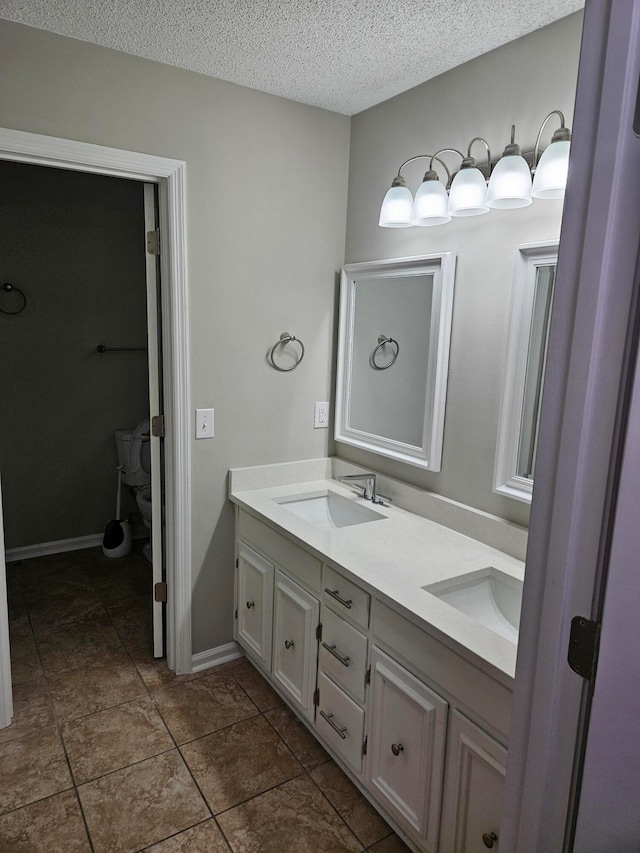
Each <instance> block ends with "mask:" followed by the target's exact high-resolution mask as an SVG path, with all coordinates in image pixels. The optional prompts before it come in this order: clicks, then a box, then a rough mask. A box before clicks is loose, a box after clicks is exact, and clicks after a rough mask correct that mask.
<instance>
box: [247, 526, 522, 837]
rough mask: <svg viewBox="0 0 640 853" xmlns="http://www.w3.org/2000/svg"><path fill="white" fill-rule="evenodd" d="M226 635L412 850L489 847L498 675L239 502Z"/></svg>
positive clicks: (497, 807)
mask: <svg viewBox="0 0 640 853" xmlns="http://www.w3.org/2000/svg"><path fill="white" fill-rule="evenodd" d="M237 518H238V544H237V561H236V567H237V569H236V622H235V634H234V636H235V637H236V639H237V641H238V642H239V643H240V645H241V646H242V648H243V649H244V650H245V651H246V653H247V655H248V656H249V657H250V658H251V659H252V660H254V661H255V662H256V663H257V664H258V665H259V666H260V667H261V668H262V670H263V672H264V673H265V676H266V677H267V678H268V679H269V680H270V682H271V684H272V685H273V686H274V687H275V688H276V689H277V690H278V691H279V692H280V693H281V695H282V696H283V697H284V698H285V699H286V700H287V701H288V703H289V705H290V706H291V708H292V709H293V710H294V711H295V712H296V713H297V714H298V716H299V717H300V718H301V719H302V720H303V721H304V722H305V723H306V724H307V727H308V728H309V729H310V730H311V731H313V732H314V733H315V735H316V736H317V737H318V739H319V740H320V741H321V742H322V743H323V745H324V746H325V747H326V748H327V749H328V750H329V751H330V753H331V754H332V755H333V757H334V758H335V760H336V761H337V762H338V763H339V764H340V766H341V767H342V768H343V770H345V772H346V773H348V775H349V776H350V777H351V779H352V780H353V781H354V782H355V783H356V784H357V785H358V786H359V787H360V788H361V790H362V791H363V792H364V793H366V795H367V796H368V797H369V799H370V800H371V802H373V803H376V804H377V805H378V808H379V810H380V812H381V814H382V815H383V817H385V819H386V820H388V821H389V822H390V823H391V824H392V825H393V826H394V828H395V829H396V830H397V831H398V832H399V833H401V834H402V835H403V837H404V838H405V839H406V840H407V843H409V844H410V846H411V847H412V849H414V850H416V851H420V853H482V851H484V850H486V849H491V848H492V847H493V848H494V849H496V850H499V849H500V848H499V844H500V842H499V836H500V818H501V811H502V799H503V787H504V775H505V766H506V756H507V744H508V737H509V729H510V723H511V695H512V694H511V690H510V688H509V686H508V682H507V681H505V680H504V679H501V678H495V677H493V676H492V675H491V674H490V673H489V672H488V671H487V670H486V668H485V667H484V666H482V664H480V665H478V663H477V662H475V661H474V660H473V658H471V659H469V656H468V655H467V656H465V655H464V653H462V654H461V653H460V652H459V651H457V650H456V647H455V646H452V645H451V644H448V643H446V641H444V642H443V638H442V637H439V638H436V636H434V633H433V631H430V630H429V628H430V626H429V624H425V623H424V621H420V620H416V619H415V618H411V616H410V615H407V614H406V612H405V611H404V610H403V609H402V608H400V606H399V605H397V604H396V603H395V602H394V600H393V599H391V598H389V597H388V596H386V597H385V596H383V595H382V594H381V593H380V592H377V591H376V589H375V587H372V586H370V585H368V584H367V583H366V582H363V583H362V585H360V584H359V583H358V582H357V577H355V576H354V575H353V574H350V575H349V577H346V576H345V575H346V573H345V574H343V573H342V571H341V570H339V569H337V568H336V567H335V566H333V565H330V564H329V562H324V563H323V562H322V561H321V560H320V559H319V558H318V556H316V555H317V554H318V553H319V552H318V550H317V549H316V550H312V549H311V548H310V549H309V550H306V549H305V548H303V547H301V546H300V545H298V544H297V542H294V541H292V540H291V539H289V538H288V537H287V536H286V535H284V534H282V533H280V532H278V531H276V530H275V529H274V528H273V527H271V526H269V524H265V523H263V522H262V521H260V520H259V519H258V518H257V517H256V516H254V515H252V514H251V513H250V512H245V511H244V510H241V509H238V516H237Z"/></svg>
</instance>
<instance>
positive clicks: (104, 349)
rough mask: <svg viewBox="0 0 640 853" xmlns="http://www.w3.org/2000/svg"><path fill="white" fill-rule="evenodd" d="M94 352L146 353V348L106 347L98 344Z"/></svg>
mask: <svg viewBox="0 0 640 853" xmlns="http://www.w3.org/2000/svg"><path fill="white" fill-rule="evenodd" d="M96 350H97V351H98V352H147V348H146V347H106V346H105V345H104V344H98V346H97V347H96Z"/></svg>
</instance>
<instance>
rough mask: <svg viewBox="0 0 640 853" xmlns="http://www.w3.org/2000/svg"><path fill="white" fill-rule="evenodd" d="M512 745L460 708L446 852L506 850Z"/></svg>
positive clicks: (454, 724) (452, 738)
mask: <svg viewBox="0 0 640 853" xmlns="http://www.w3.org/2000/svg"><path fill="white" fill-rule="evenodd" d="M506 764H507V750H506V749H505V748H504V747H503V746H501V744H499V743H498V742H497V741H496V740H495V739H494V738H492V737H491V736H490V735H488V734H487V732H485V731H483V729H481V728H480V727H479V726H476V725H475V724H474V723H472V722H471V720H468V719H467V718H466V717H465V716H464V715H463V714H461V713H459V712H458V711H454V713H453V714H452V718H451V726H450V731H449V746H448V760H447V772H446V780H445V787H444V799H443V806H442V838H441V843H440V851H441V853H480V851H484V850H487V849H494V850H499V849H500V818H501V815H502V800H503V796H504V779H505V774H506Z"/></svg>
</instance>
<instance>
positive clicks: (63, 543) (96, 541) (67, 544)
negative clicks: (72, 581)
mask: <svg viewBox="0 0 640 853" xmlns="http://www.w3.org/2000/svg"><path fill="white" fill-rule="evenodd" d="M148 536H149V528H148V527H145V526H144V525H143V524H141V525H140V526H139V527H136V528H134V530H133V531H132V537H133V538H134V539H143V538H147V537H148ZM103 537H104V533H92V534H91V535H90V536H75V537H73V538H71V539H56V540H55V541H53V542H40V543H39V544H38V545H23V546H22V547H20V548H9V549H8V550H7V551H6V552H5V561H6V562H7V563H15V562H16V560H31V559H33V558H34V557H47V556H48V555H49V554H64V553H65V552H66V551H81V550H82V549H83V548H97V547H98V546H99V545H102V539H103Z"/></svg>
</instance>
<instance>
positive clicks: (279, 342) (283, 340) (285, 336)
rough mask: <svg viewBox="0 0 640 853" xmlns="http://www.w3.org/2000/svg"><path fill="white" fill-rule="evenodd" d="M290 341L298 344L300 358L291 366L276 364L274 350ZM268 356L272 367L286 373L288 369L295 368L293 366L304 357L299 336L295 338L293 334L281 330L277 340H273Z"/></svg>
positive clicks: (302, 345)
mask: <svg viewBox="0 0 640 853" xmlns="http://www.w3.org/2000/svg"><path fill="white" fill-rule="evenodd" d="M291 341H295V343H297V344H300V358H299V359H298V360H297V361H296V362H295V363H294V364H292V365H291V367H280V366H279V365H278V364H276V362H275V359H274V355H275V351H276V349H277V347H284V346H286V345H287V344H288V343H290V342H291ZM268 358H269V361H270V362H271V366H272V367H274V368H275V369H276V370H280V371H281V372H282V373H286V372H287V371H288V370H295V368H296V367H297V366H298V365H299V364H300V362H301V361H302V359H303V358H304V344H303V343H302V341H301V340H300V338H296V336H295V335H290V334H289V332H282V334H281V335H280V338H279V340H277V341H276V342H275V344H274V345H273V346H272V347H271V349H270V350H269V356H268Z"/></svg>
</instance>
